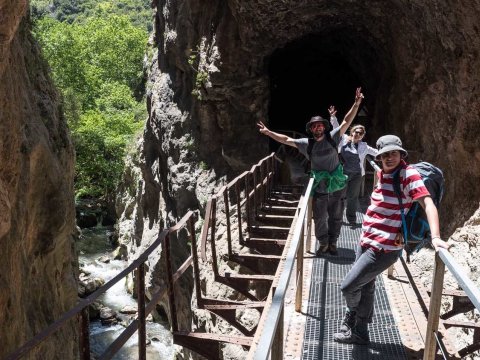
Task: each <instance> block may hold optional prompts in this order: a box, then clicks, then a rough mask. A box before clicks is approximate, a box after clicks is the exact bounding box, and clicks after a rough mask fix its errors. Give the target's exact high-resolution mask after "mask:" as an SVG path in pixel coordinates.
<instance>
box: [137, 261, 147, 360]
mask: <svg viewBox="0 0 480 360" xmlns="http://www.w3.org/2000/svg"><path fill="white" fill-rule="evenodd" d="M137 272H138V273H137V301H138V358H139V360H146V359H147V330H146V319H145V318H146V315H145V263H141V264H140V265H139V266H138V271H137Z"/></svg>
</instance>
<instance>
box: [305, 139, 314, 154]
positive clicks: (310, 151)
mask: <svg viewBox="0 0 480 360" xmlns="http://www.w3.org/2000/svg"><path fill="white" fill-rule="evenodd" d="M313 145H315V139H312V138H308V145H307V154H308V157H309V158H311V157H312V156H311V155H312V150H313Z"/></svg>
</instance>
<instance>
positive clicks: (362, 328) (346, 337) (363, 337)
mask: <svg viewBox="0 0 480 360" xmlns="http://www.w3.org/2000/svg"><path fill="white" fill-rule="evenodd" d="M333 340H334V341H336V342H338V343H342V344H357V345H367V344H368V343H369V342H370V337H369V335H368V325H367V324H357V325H355V326H354V327H353V328H351V329H350V330H348V331H346V332H338V333H336V334H333Z"/></svg>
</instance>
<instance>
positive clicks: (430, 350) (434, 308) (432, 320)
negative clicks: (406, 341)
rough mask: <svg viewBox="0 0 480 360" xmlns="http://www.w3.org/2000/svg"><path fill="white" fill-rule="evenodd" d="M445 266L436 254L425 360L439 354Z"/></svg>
mask: <svg viewBox="0 0 480 360" xmlns="http://www.w3.org/2000/svg"><path fill="white" fill-rule="evenodd" d="M444 275H445V264H444V263H443V261H442V259H440V256H439V255H438V252H437V253H435V268H434V270H433V282H432V293H431V296H430V308H429V309H428V322H427V333H426V335H425V351H424V353H423V360H432V359H434V358H435V354H436V352H437V343H436V340H435V333H436V332H437V331H438V323H439V321H440V306H441V305H442V291H443V277H444Z"/></svg>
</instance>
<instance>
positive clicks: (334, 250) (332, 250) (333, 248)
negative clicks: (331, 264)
mask: <svg viewBox="0 0 480 360" xmlns="http://www.w3.org/2000/svg"><path fill="white" fill-rule="evenodd" d="M329 250H330V255H334V256H337V255H338V250H337V245H335V244H330V246H329Z"/></svg>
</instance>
